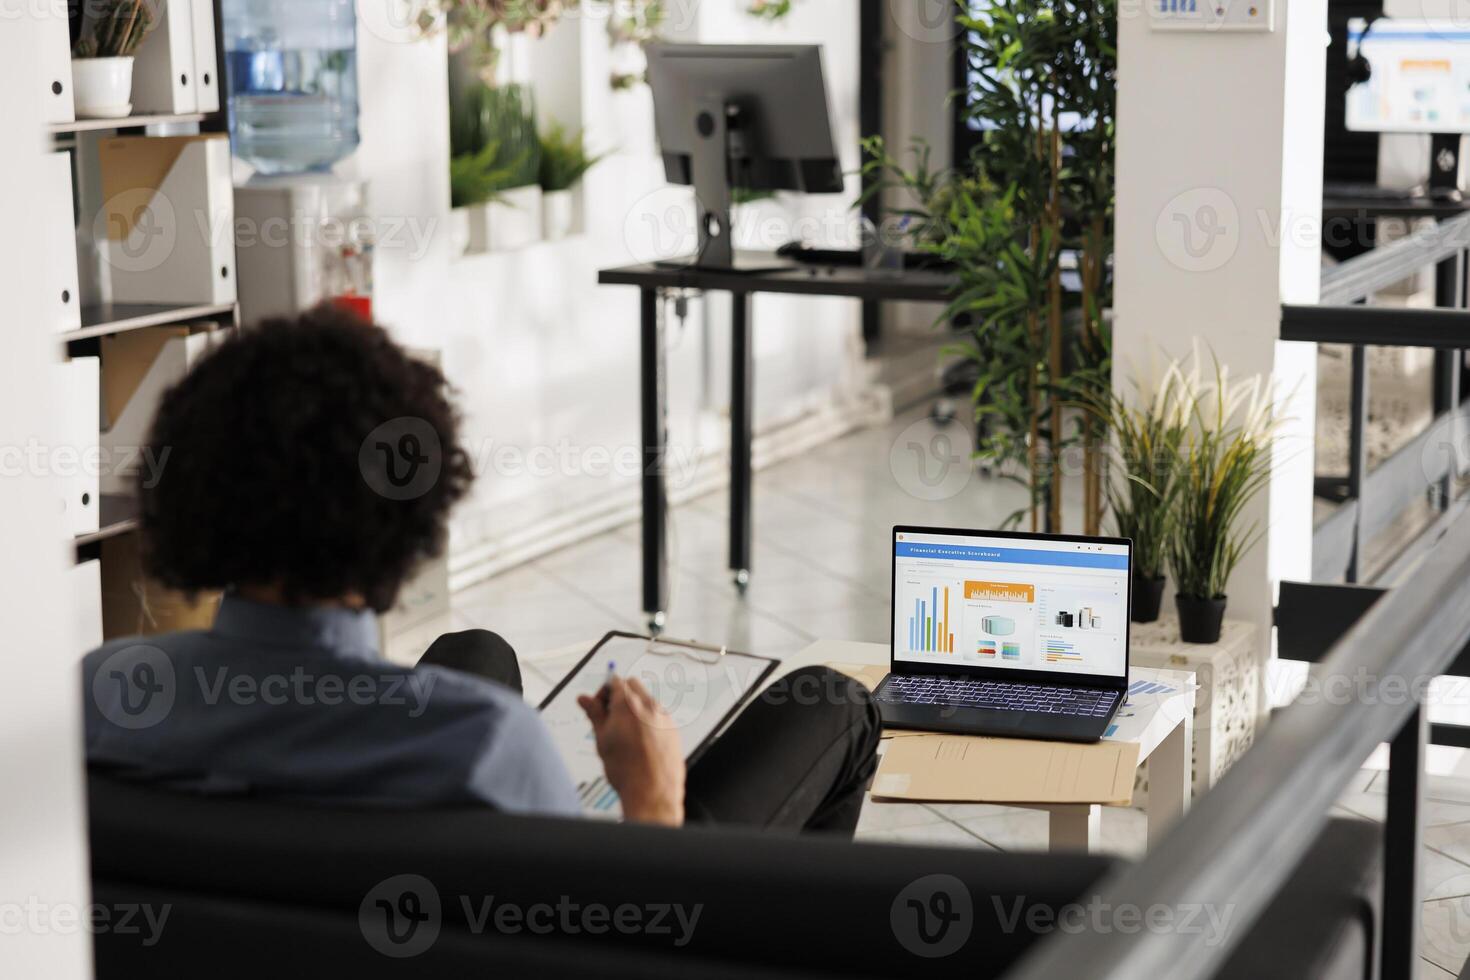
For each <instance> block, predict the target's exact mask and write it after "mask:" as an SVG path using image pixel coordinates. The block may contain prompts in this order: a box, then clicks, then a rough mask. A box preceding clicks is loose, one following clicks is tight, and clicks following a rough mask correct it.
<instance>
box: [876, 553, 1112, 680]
mask: <svg viewBox="0 0 1470 980" xmlns="http://www.w3.org/2000/svg"><path fill="white" fill-rule="evenodd" d="M1131 561H1132V545H1131V544H1130V542H1129V541H1128V540H1127V539H1125V538H1091V537H1080V536H1072V537H1069V536H1064V535H1043V534H1021V533H1007V532H1000V531H955V530H947V529H943V528H921V527H896V528H894V530H893V604H892V609H893V663H894V667H895V669H898V668H899V667H900V666H901V665H903V664H910V665H912V664H923V665H924V669H925V670H926V671H929V670H932V671H934V672H936V673H943V672H946V671H947V670H954V671H956V672H965V673H973V672H974V671H975V669H976V668H980V667H984V668H997V669H1002V670H1006V671H1010V672H1013V673H1014V676H1015V679H1016V680H1041V681H1045V680H1046V679H1047V678H1048V677H1053V678H1054V677H1056V676H1057V675H1059V674H1066V675H1069V678H1070V679H1073V680H1078V679H1080V677H1081V676H1086V677H1089V678H1095V679H1097V680H1098V681H1099V682H1107V681H1117V680H1118V679H1120V678H1126V677H1127V674H1128V631H1129V613H1130V593H1129V589H1130V588H1131V585H1132V573H1131V567H1130V566H1131ZM1007 676H1010V675H1009V674H1008V675H1007Z"/></svg>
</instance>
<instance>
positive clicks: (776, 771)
mask: <svg viewBox="0 0 1470 980" xmlns="http://www.w3.org/2000/svg"><path fill="white" fill-rule="evenodd" d="M421 662H422V663H426V664H434V665H437V666H440V667H450V668H453V669H455V670H462V671H466V672H468V673H471V674H476V675H479V676H480V677H484V678H487V679H489V680H492V681H496V682H498V683H501V684H504V685H506V686H507V687H510V688H512V689H514V690H515V691H516V692H517V693H520V692H521V691H522V687H521V668H520V664H519V662H518V661H517V660H516V655H515V651H514V650H512V649H511V647H510V644H508V643H506V642H505V640H504V639H502V638H501V637H500V636H498V635H497V634H495V633H491V632H490V631H488V630H467V631H465V632H463V633H449V634H446V635H444V636H441V637H440V638H439V639H437V640H435V641H434V644H433V645H432V646H431V647H429V649H428V652H426V653H425V654H424V656H423V660H422V661H421ZM881 732H882V721H881V719H880V718H879V716H878V708H877V705H875V704H874V703H873V699H872V697H871V695H870V694H869V693H868V690H867V688H865V687H863V686H862V685H861V684H859V683H858V682H857V681H854V680H853V679H852V678H850V677H847V676H846V675H845V674H841V673H838V672H837V671H834V670H831V669H829V668H826V667H804V668H802V669H801V670H797V671H794V672H793V673H791V674H788V675H787V676H785V677H783V678H782V679H780V680H778V681H776V682H775V683H774V684H772V685H771V686H770V687H768V688H767V689H766V690H765V691H764V692H762V693H761V694H760V695H759V696H757V697H756V699H755V700H754V701H752V702H751V703H750V704H749V705H747V706H746V708H745V710H744V711H742V712H741V713H740V715H739V716H738V717H737V718H736V719H735V720H734V721H733V722H731V724H730V726H729V727H728V728H727V729H726V730H725V732H724V734H723V735H721V736H720V737H719V738H718V739H716V740H715V742H714V744H713V745H711V746H710V747H709V749H708V750H707V751H706V752H705V753H704V755H702V756H701V757H700V758H698V759H696V760H695V762H694V764H693V765H692V766H690V767H689V775H688V779H687V783H686V786H685V794H684V811H685V816H686V819H688V820H689V821H690V822H698V823H716V824H739V825H743V826H748V827H759V828H762V829H768V830H790V831H801V830H805V831H825V832H829V833H836V834H843V835H846V836H848V837H851V836H852V832H853V830H854V829H856V827H857V821H858V814H859V813H860V811H861V810H862V805H863V794H864V792H865V791H866V789H867V785H868V781H869V780H870V779H872V776H873V771H874V770H875V769H876V768H877V766H878V754H877V753H878V739H879V736H880V734H881Z"/></svg>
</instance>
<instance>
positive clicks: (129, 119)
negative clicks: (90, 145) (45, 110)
mask: <svg viewBox="0 0 1470 980" xmlns="http://www.w3.org/2000/svg"><path fill="white" fill-rule="evenodd" d="M216 115H218V113H214V112H186V113H183V114H182V115H171V114H168V113H157V114H147V115H141V116H124V117H123V118H121V119H78V120H76V121H75V122H66V123H52V124H51V125H49V126H47V127H46V131H47V132H49V133H50V134H51V135H52V136H65V135H67V134H68V133H95V132H98V131H100V130H106V129H138V128H141V127H143V126H162V125H165V124H167V123H202V122H207V121H208V120H209V119H211V118H212V117H214V116H216Z"/></svg>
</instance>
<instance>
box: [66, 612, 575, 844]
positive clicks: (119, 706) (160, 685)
mask: <svg viewBox="0 0 1470 980" xmlns="http://www.w3.org/2000/svg"><path fill="white" fill-rule="evenodd" d="M82 671H83V678H82V681H83V702H84V704H85V718H86V727H87V761H88V763H89V764H90V765H92V766H97V767H104V768H107V769H109V770H112V771H117V772H119V773H120V774H122V775H125V776H129V777H132V778H137V779H143V780H149V781H156V782H162V783H167V784H170V785H174V786H178V787H182V788H188V789H194V790H198V791H202V792H219V793H246V792H248V793H260V794H264V795H274V796H288V797H294V798H301V799H314V800H323V801H341V802H351V803H355V804H368V805H380V806H423V805H442V804H471V803H482V804H488V805H489V806H492V807H494V808H496V809H498V810H503V811H507V812H515V813H545V814H559V815H565V816H577V815H580V813H581V810H580V807H579V806H578V803H577V794H576V790H575V787H574V786H573V784H572V780H571V777H570V776H569V775H568V774H567V770H566V767H565V766H564V765H563V763H562V760H561V758H560V756H559V755H558V754H557V752H556V749H555V747H554V746H553V745H552V743H551V737H550V735H549V734H548V733H547V731H546V728H545V727H544V726H543V725H542V723H541V719H540V717H539V716H538V715H537V713H536V712H535V711H534V710H532V709H531V708H530V707H528V706H527V705H526V704H525V703H524V702H523V701H522V700H521V698H520V696H519V695H518V694H516V692H514V691H512V690H510V689H509V688H506V687H503V686H501V685H499V684H496V683H494V682H492V681H488V680H484V679H481V678H478V677H474V676H472V675H469V674H464V673H461V672H459V671H455V670H450V669H447V668H442V667H431V666H419V667H414V668H406V667H399V666H396V665H394V664H391V663H389V662H388V661H386V660H385V659H383V657H382V656H381V655H380V654H379V652H378V629H377V620H376V617H374V616H373V614H372V613H370V612H353V611H350V610H345V609H322V608H310V609H293V608H287V607H283V606H273V605H263V604H260V603H254V602H249V601H247V600H244V599H241V598H239V597H236V596H228V597H226V598H225V600H224V601H223V602H222V603H221V604H220V609H219V615H218V618H217V619H216V621H215V624H214V628H213V629H210V630H205V631H194V632H181V633H169V634H164V635H162V636H151V637H133V638H129V639H123V640H114V641H112V642H110V643H107V644H105V645H104V646H102V647H101V648H100V649H97V650H94V651H93V652H91V653H89V654H88V655H87V656H86V658H85V659H84V660H83V665H82Z"/></svg>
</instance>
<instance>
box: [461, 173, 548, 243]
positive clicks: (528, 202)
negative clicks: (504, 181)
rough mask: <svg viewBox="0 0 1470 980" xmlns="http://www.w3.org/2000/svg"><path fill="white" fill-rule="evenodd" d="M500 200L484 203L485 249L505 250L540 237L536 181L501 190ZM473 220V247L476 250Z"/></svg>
mask: <svg viewBox="0 0 1470 980" xmlns="http://www.w3.org/2000/svg"><path fill="white" fill-rule="evenodd" d="M500 197H501V200H499V201H492V202H490V203H489V204H486V205H485V222H486V224H487V225H488V227H487V228H486V229H485V251H489V252H506V251H510V250H511V249H516V248H525V247H526V246H527V245H532V244H535V243H536V242H539V241H540V240H541V188H540V187H537V186H536V185H535V184H531V185H530V186H527V187H513V188H511V189H510V190H508V191H502V192H501V194H500ZM473 231H474V226H473V223H472V224H471V235H472V237H471V242H470V249H471V251H473V250H474V246H475V243H474V239H473Z"/></svg>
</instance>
